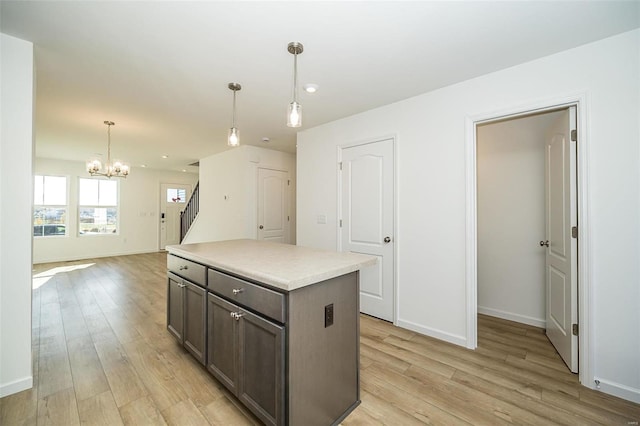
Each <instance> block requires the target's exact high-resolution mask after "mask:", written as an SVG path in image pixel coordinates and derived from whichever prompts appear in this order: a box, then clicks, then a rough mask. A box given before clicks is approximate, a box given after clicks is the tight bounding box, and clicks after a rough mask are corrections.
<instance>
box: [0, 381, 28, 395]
mask: <svg viewBox="0 0 640 426" xmlns="http://www.w3.org/2000/svg"><path fill="white" fill-rule="evenodd" d="M32 387H33V376H28V377H24V378H22V379H18V380H15V381H13V382H10V383H2V384H0V398H4V397H5V396H9V395H13V394H14V393H18V392H22V391H23V390H27V389H31V388H32Z"/></svg>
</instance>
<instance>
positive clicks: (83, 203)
mask: <svg viewBox="0 0 640 426" xmlns="http://www.w3.org/2000/svg"><path fill="white" fill-rule="evenodd" d="M79 186H80V194H79V197H78V205H79V212H78V213H79V214H78V233H79V234H80V235H101V234H102V235H104V234H117V233H118V182H117V181H115V180H98V179H85V178H80V185H79Z"/></svg>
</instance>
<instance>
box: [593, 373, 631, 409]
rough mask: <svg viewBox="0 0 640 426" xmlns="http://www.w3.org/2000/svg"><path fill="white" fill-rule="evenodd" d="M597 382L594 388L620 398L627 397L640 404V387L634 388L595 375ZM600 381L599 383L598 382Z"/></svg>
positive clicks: (628, 399)
mask: <svg viewBox="0 0 640 426" xmlns="http://www.w3.org/2000/svg"><path fill="white" fill-rule="evenodd" d="M594 381H595V382H596V384H595V387H594V389H596V390H599V391H601V392H604V393H606V394H609V395H613V396H617V397H618V398H622V399H626V400H627V401H631V402H635V403H636V404H640V389H636V388H632V387H630V386H626V385H623V384H620V383H616V382H611V381H609V380H606V379H601V378H599V377H594ZM598 381H599V382H600V383H599V384H598V383H597V382H598Z"/></svg>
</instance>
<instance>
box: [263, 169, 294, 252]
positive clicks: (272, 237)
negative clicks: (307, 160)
mask: <svg viewBox="0 0 640 426" xmlns="http://www.w3.org/2000/svg"><path fill="white" fill-rule="evenodd" d="M258 240H265V241H273V242H276V243H286V244H288V243H289V173H288V172H285V171H282V170H271V169H258Z"/></svg>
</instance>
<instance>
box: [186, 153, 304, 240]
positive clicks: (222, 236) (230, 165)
mask: <svg viewBox="0 0 640 426" xmlns="http://www.w3.org/2000/svg"><path fill="white" fill-rule="evenodd" d="M258 168H271V169H275V170H284V171H288V172H289V179H290V180H291V186H290V203H289V204H290V208H289V210H290V217H291V221H290V226H291V233H290V242H291V244H295V242H296V198H295V196H296V186H295V185H296V157H295V155H293V154H289V153H285V152H280V151H274V150H271V149H264V148H259V147H254V146H249V145H242V146H240V147H239V148H234V149H230V150H227V151H224V152H221V153H220V154H216V155H212V156H210V157H206V158H203V159H201V160H200V213H199V214H198V218H197V219H196V221H195V222H194V224H193V226H192V229H191V230H190V231H189V233H188V234H187V236H186V238H185V239H184V243H197V242H203V241H221V240H230V239H237V238H250V239H254V238H256V237H257V233H258V229H257V225H258ZM225 197H226V198H225Z"/></svg>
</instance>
